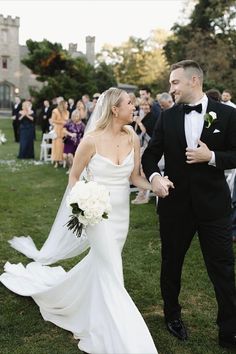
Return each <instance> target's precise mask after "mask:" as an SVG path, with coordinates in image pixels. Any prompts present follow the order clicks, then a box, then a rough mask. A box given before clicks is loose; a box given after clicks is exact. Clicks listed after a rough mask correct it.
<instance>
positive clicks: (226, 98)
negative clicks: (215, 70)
mask: <svg viewBox="0 0 236 354" xmlns="http://www.w3.org/2000/svg"><path fill="white" fill-rule="evenodd" d="M231 98H232V95H231V92H230V91H229V90H224V91H223V93H222V95H221V100H222V101H221V102H222V103H224V104H227V105H228V106H231V107H233V108H236V104H235V103H233V102H232V101H231Z"/></svg>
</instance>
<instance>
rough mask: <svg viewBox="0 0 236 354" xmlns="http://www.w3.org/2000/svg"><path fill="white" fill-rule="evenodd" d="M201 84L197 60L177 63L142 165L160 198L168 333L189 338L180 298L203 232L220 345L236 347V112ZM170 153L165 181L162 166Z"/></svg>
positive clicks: (184, 338)
mask: <svg viewBox="0 0 236 354" xmlns="http://www.w3.org/2000/svg"><path fill="white" fill-rule="evenodd" d="M202 86H203V71H202V69H201V67H200V66H199V65H198V63H196V62H195V61H193V60H183V61H181V62H178V63H176V64H173V65H172V66H171V72H170V93H171V94H173V95H174V97H175V103H176V104H175V105H174V106H173V107H172V108H170V109H168V110H166V111H163V112H162V114H161V117H160V119H159V120H158V123H157V126H156V128H155V130H154V133H153V136H152V139H151V140H150V142H149V145H148V147H147V148H146V150H145V151H144V154H143V158H142V166H143V170H144V172H145V175H146V177H147V178H148V179H149V180H150V181H151V185H152V190H153V192H155V193H156V195H157V196H158V197H159V200H158V212H159V223H160V236H161V242H162V266H161V291H162V296H163V300H164V315H165V320H166V325H167V329H168V331H169V332H170V333H171V334H172V335H174V336H176V337H177V338H179V339H181V340H186V339H187V331H186V328H185V325H184V323H183V321H182V316H181V305H180V303H179V294H180V289H181V273H182V266H183V262H184V258H185V255H186V252H187V250H188V248H189V247H190V244H191V241H192V239H193V237H194V235H195V234H196V232H197V233H198V239H199V242H200V246H201V250H202V253H203V257H204V260H205V264H206V268H207V272H208V274H209V277H210V279H211V281H212V283H213V286H214V290H215V295H216V300H217V303H218V314H217V324H218V326H219V345H220V346H222V347H232V348H234V349H235V348H236V291H235V273H234V253H233V248H232V237H231V219H230V214H231V198H230V191H229V187H228V184H227V182H226V179H225V175H224V170H225V169H233V168H235V167H236V110H235V109H233V108H232V107H229V106H227V105H223V104H221V103H218V102H216V101H215V100H212V99H210V98H208V97H207V96H206V94H205V93H204V92H203V90H202ZM206 113H208V114H207V115H206ZM212 113H214V115H212ZM214 116H215V118H216V119H214ZM163 153H164V157H165V171H164V172H165V177H163V176H161V175H160V170H159V169H158V165H157V163H158V161H159V160H160V159H161V157H162V155H163ZM203 335H204V334H203Z"/></svg>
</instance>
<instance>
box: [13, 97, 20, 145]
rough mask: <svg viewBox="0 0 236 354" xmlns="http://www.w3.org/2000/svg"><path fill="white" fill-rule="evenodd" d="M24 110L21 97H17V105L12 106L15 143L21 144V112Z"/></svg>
mask: <svg viewBox="0 0 236 354" xmlns="http://www.w3.org/2000/svg"><path fill="white" fill-rule="evenodd" d="M21 109H22V106H21V99H20V97H18V96H16V97H15V103H14V105H13V106H12V126H13V131H14V138H15V142H16V143H18V142H19V125H20V123H19V112H20V110H21Z"/></svg>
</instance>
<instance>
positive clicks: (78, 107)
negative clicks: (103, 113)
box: [71, 100, 87, 125]
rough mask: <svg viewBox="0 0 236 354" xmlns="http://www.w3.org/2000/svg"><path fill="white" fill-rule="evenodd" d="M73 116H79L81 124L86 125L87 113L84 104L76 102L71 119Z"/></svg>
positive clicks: (80, 101) (79, 101)
mask: <svg viewBox="0 0 236 354" xmlns="http://www.w3.org/2000/svg"><path fill="white" fill-rule="evenodd" d="M74 114H76V115H77V114H79V115H80V116H81V119H82V122H83V123H84V124H85V125H86V124H87V111H86V107H85V105H84V102H83V101H82V100H78V101H77V102H76V107H75V110H74V111H73V112H72V115H71V117H73V115H74Z"/></svg>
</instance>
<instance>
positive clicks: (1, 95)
mask: <svg viewBox="0 0 236 354" xmlns="http://www.w3.org/2000/svg"><path fill="white" fill-rule="evenodd" d="M0 108H11V86H10V85H9V84H8V83H6V82H1V83H0Z"/></svg>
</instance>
